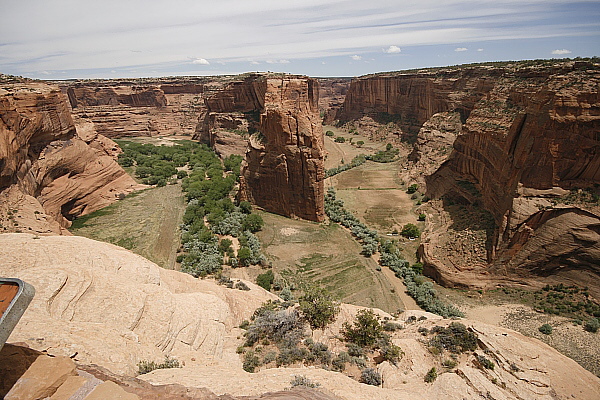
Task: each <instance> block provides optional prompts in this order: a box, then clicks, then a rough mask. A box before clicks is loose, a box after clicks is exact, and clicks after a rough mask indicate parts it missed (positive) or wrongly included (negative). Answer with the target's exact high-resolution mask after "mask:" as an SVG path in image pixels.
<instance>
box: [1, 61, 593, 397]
mask: <svg viewBox="0 0 600 400" xmlns="http://www.w3.org/2000/svg"><path fill="white" fill-rule="evenodd" d="M0 82H1V85H0V222H1V224H2V227H1V228H0V233H2V235H0V259H1V260H2V263H1V265H0V274H1V275H6V276H11V277H18V278H20V279H23V280H25V281H27V282H30V283H31V284H33V285H34V286H35V287H36V289H37V294H36V297H35V299H34V301H33V302H32V304H31V306H30V307H29V309H28V311H27V312H26V314H25V315H24V316H23V318H22V320H21V322H20V323H19V324H18V325H17V328H16V329H15V331H14V332H13V334H12V336H11V340H10V341H11V342H12V343H13V344H12V345H7V346H6V347H5V349H8V350H6V351H8V352H11V353H10V354H12V355H13V356H14V357H17V358H18V359H19V360H20V362H22V363H25V364H27V365H26V366H24V365H22V367H23V368H22V369H23V370H25V369H27V368H30V367H31V368H32V369H35V364H34V360H36V361H35V362H38V361H37V360H38V359H39V360H40V361H39V362H38V363H39V364H43V363H45V362H51V361H52V360H54V361H56V362H60V363H63V364H64V368H65V369H66V370H67V372H66V374H65V379H69V382H71V381H73V379H74V378H67V375H68V376H69V377H74V376H75V375H76V374H78V375H79V376H80V377H81V376H88V375H86V374H91V375H93V376H94V377H95V378H94V379H96V381H95V382H96V383H95V385H98V387H100V386H99V385H101V384H104V383H107V382H113V383H114V384H115V385H116V386H118V387H119V388H120V389H118V388H115V387H112V386H111V384H110V383H108V386H111V388H112V389H111V390H124V392H126V393H125V394H127V395H131V394H135V396H137V397H131V398H132V399H133V398H188V399H210V400H213V399H236V398H245V399H254V398H256V399H258V398H264V399H268V398H282V399H290V400H292V399H294V400H296V399H309V398H316V399H322V400H333V399H364V398H377V399H392V398H393V399H397V398H406V399H420V398H423V399H425V398H445V399H446V398H447V399H462V398H479V397H493V398H499V399H556V398H560V399H563V398H569V397H576V398H582V399H593V398H595V396H597V393H598V392H600V380H599V379H598V377H597V376H594V374H592V373H591V372H589V371H588V370H585V369H584V368H583V367H581V366H580V365H579V364H577V363H576V362H575V361H573V360H572V359H569V358H567V357H566V356H564V355H562V354H560V353H559V352H558V351H556V350H555V349H553V348H552V347H550V346H548V345H546V344H544V343H542V342H540V341H539V340H536V339H534V338H531V337H526V336H523V335H521V334H520V333H518V332H515V331H513V330H511V329H507V328H501V327H499V326H494V325H488V324H486V323H483V322H480V321H475V320H471V319H461V323H463V324H464V325H465V326H466V327H467V329H468V330H469V332H473V333H476V334H477V336H478V347H477V349H476V350H475V351H474V352H472V353H465V354H461V355H458V356H457V359H456V361H457V364H458V366H457V367H456V368H454V367H453V368H445V369H443V368H442V365H445V364H443V363H445V362H446V361H447V360H444V359H443V354H442V355H439V354H438V355H436V354H434V352H432V351H431V348H430V347H428V344H427V341H426V340H425V339H423V338H424V337H425V336H427V334H428V333H429V332H433V331H434V330H435V329H439V326H449V325H450V324H451V323H452V322H453V321H452V320H450V319H445V318H442V317H440V316H437V315H434V314H431V313H427V312H425V311H421V310H403V311H401V312H400V311H399V312H398V313H396V314H394V315H392V314H388V313H386V312H384V311H381V310H377V309H375V311H376V313H377V315H378V316H379V318H380V319H381V320H382V321H397V322H398V323H401V324H402V325H403V329H401V330H398V331H395V332H393V333H389V334H390V338H391V339H390V340H391V341H392V342H393V343H394V344H396V345H398V346H400V348H401V349H402V351H403V353H404V354H403V357H402V358H401V360H400V361H399V362H398V364H397V365H396V364H393V363H390V362H388V361H383V362H377V365H376V370H377V372H378V373H380V375H381V376H382V378H383V383H382V384H381V385H380V387H375V386H371V385H366V384H362V383H359V382H358V380H357V379H358V377H352V376H350V377H349V376H347V375H351V373H348V374H346V375H345V374H342V373H339V372H334V371H329V370H325V369H321V368H314V367H312V366H311V367H306V366H304V365H293V366H292V367H290V368H263V369H261V370H260V371H258V372H257V373H255V374H250V373H248V372H246V371H245V370H244V368H243V362H242V357H241V356H240V354H239V348H240V346H241V347H243V346H242V345H243V343H244V340H245V339H244V332H245V331H244V330H243V329H242V328H240V324H242V323H243V322H244V321H245V320H252V319H253V317H254V312H255V310H256V309H257V308H258V307H260V306H261V305H262V304H264V302H266V301H268V300H278V299H279V297H278V296H277V295H276V294H274V293H272V292H269V291H266V290H264V289H263V288H262V287H260V286H258V285H255V284H254V283H253V282H252V281H251V280H250V279H246V278H239V277H238V278H234V280H236V281H239V282H242V283H244V284H245V285H246V286H247V287H248V289H249V290H247V291H245V290H238V289H234V288H230V287H227V286H225V285H223V284H219V281H218V279H213V278H207V279H196V278H194V277H192V276H191V275H188V274H184V273H181V272H178V271H174V270H167V269H163V268H160V267H158V266H157V265H156V264H154V263H152V262H150V261H148V260H146V259H144V258H142V257H141V256H138V255H136V254H133V253H132V252H131V251H128V250H126V249H123V248H121V247H118V246H115V245H111V244H107V243H102V242H97V241H94V240H90V239H86V238H83V237H77V236H71V235H70V233H69V231H68V228H69V226H70V225H71V221H73V220H74V219H76V218H78V217H81V216H85V215H88V214H90V213H92V212H94V211H96V210H99V209H101V208H103V207H105V206H107V205H109V204H112V203H115V202H118V201H119V200H122V199H123V198H124V197H125V196H127V195H128V194H130V193H133V192H135V191H137V190H141V189H145V188H148V186H147V185H141V184H139V183H136V181H135V180H134V179H133V178H132V177H130V175H128V174H127V173H126V172H125V170H124V169H123V168H122V167H121V166H119V164H118V163H117V160H118V155H119V154H120V153H121V149H120V148H119V146H118V144H117V143H116V142H114V141H113V140H112V139H120V138H126V137H138V138H139V137H149V138H161V139H162V138H172V137H174V138H175V139H192V140H196V141H199V142H202V143H205V144H207V145H209V146H210V147H212V148H213V149H214V150H215V152H216V153H217V154H219V155H220V156H221V157H223V158H224V157H227V156H230V155H232V154H235V155H240V156H243V157H244V160H243V162H242V169H241V175H240V184H239V188H238V191H237V198H238V200H247V201H249V202H251V203H252V204H254V205H255V206H257V207H259V208H260V209H262V210H264V211H265V212H269V213H274V214H280V215H283V216H287V217H291V218H295V219H304V220H308V221H313V222H317V223H321V224H314V225H319V226H325V225H327V224H328V222H327V219H326V216H325V209H324V203H323V197H324V186H325V184H326V178H325V168H324V159H325V157H326V156H327V151H326V150H325V144H324V140H329V139H327V138H324V137H323V127H322V126H323V125H324V124H328V125H329V124H331V125H333V124H336V125H337V126H336V128H335V129H339V130H340V131H343V130H347V131H348V132H345V133H348V134H350V135H352V133H350V132H351V131H356V130H359V131H361V132H362V133H363V134H364V135H367V136H369V137H370V139H372V141H373V143H382V147H384V144H385V143H390V144H393V145H394V146H396V147H398V148H401V150H402V151H401V155H402V157H401V158H400V160H398V161H396V163H397V164H392V165H394V168H396V166H397V168H398V170H397V171H394V177H393V178H395V177H396V176H397V178H398V181H401V184H399V185H400V186H401V187H402V188H403V189H406V188H408V187H409V186H410V185H412V184H416V185H417V187H418V192H417V194H416V196H417V197H415V200H417V199H418V202H417V204H416V206H415V209H414V210H411V211H410V212H411V213H414V212H416V213H417V215H419V214H423V215H424V216H425V217H426V218H425V221H424V222H423V221H421V220H420V221H421V222H419V223H420V224H421V225H419V226H421V227H422V228H423V232H422V237H421V238H420V241H418V242H415V243H419V246H418V256H419V259H420V261H422V262H423V269H424V273H425V274H426V275H428V276H429V277H432V278H434V279H435V280H436V281H437V282H438V283H440V284H442V285H444V286H448V287H459V288H474V289H493V288H496V287H498V286H503V287H509V286H519V287H526V288H529V289H531V288H534V289H537V288H541V287H542V286H543V285H546V284H557V283H564V284H567V285H568V284H576V285H579V286H582V287H583V286H586V287H587V288H588V289H587V291H588V292H589V295H590V296H591V298H599V297H600V287H599V286H598V284H597V279H598V277H599V275H600V270H599V269H598V265H600V230H599V227H600V203H599V202H598V200H597V197H598V194H600V191H599V189H598V188H599V186H600V156H599V152H600V94H599V92H598V90H599V87H600V66H599V65H598V64H596V63H594V62H591V61H561V62H557V61H552V62H550V61H548V62H543V61H542V62H521V63H496V64H494V63H490V64H486V65H474V66H463V67H456V68H450V67H449V68H436V69H426V70H418V71H404V72H395V73H383V74H375V75H368V76H363V77H359V78H354V79H352V80H351V81H350V79H346V78H320V79H316V78H310V77H306V76H299V75H283V74H272V73H268V74H254V73H248V74H243V75H239V76H223V77H181V78H152V79H150V78H149V79H129V80H126V79H123V80H87V81H57V82H39V81H31V80H27V79H18V78H10V77H6V76H2V79H1V80H0ZM332 129H334V128H332ZM337 134H339V133H338V131H337V130H336V135H337ZM332 142H333V141H332ZM352 146H356V145H355V144H352ZM342 163H343V162H342ZM372 176H375V175H372ZM389 181H390V182H395V181H394V179H390V180H389ZM327 182H329V183H328V185H332V184H331V180H330V181H327ZM363 189H364V188H363ZM376 189H378V188H376ZM359 190H361V188H360V186H359V188H358V189H357V190H356V191H357V192H358V191H359ZM407 199H408V197H407ZM415 202H416V201H415ZM411 204H412V203H411ZM278 218H279V217H278ZM415 222H416V217H415ZM329 227H330V228H331V229H334V228H335V227H331V226H330V225H329ZM273 231H274V232H279V230H278V229H274V230H273ZM281 232H284V230H283V229H282V230H281ZM286 232H288V231H286ZM290 234H291V233H290ZM381 234H383V232H381ZM394 239H396V238H394ZM405 242H406V243H408V244H406V243H402V244H401V245H403V246H404V245H406V246H409V245H410V242H409V241H408V239H407V240H406V241H405ZM415 248H416V245H415ZM361 257H362V256H361ZM306 266H308V264H306ZM257 268H260V267H257ZM307 268H308V267H307ZM236 269H237V270H238V272H237V273H238V274H239V275H240V276H243V275H244V274H247V272H244V271H239V270H243V269H242V268H236ZM380 270H381V268H380V269H379V271H380ZM386 272H387V271H386ZM392 275H393V274H392ZM421 278H423V277H421ZM399 287H403V286H399ZM98 305H101V307H99V306H98ZM340 307H341V312H340V314H339V315H338V317H337V319H336V320H335V322H334V323H332V324H331V325H329V326H327V327H326V328H325V329H323V330H313V331H310V332H309V337H310V338H311V339H313V340H314V341H318V342H322V343H324V344H326V345H327V346H329V348H330V349H332V350H333V351H340V350H343V349H345V347H343V343H342V342H341V341H340V340H339V339H338V338H339V337H340V336H341V332H342V330H343V327H344V323H349V322H351V321H353V319H354V318H355V316H356V315H357V312H358V310H360V309H361V307H358V306H355V305H350V304H342V305H341V306H340ZM415 308H418V306H415ZM590 335H592V334H591V333H590ZM265 346H266V345H265ZM6 351H4V350H3V352H4V354H0V365H12V364H13V363H14V361H3V360H5V358H3V357H5V355H6ZM166 355H168V356H170V357H175V358H176V359H177V360H178V361H179V362H180V368H167V369H157V370H155V371H152V372H150V373H148V374H144V375H137V371H136V366H137V364H138V363H139V362H140V361H143V360H154V361H158V360H161V359H162V358H164V356H166ZM481 357H483V359H485V357H489V358H490V359H491V360H492V362H493V365H495V368H491V369H489V368H486V367H484V366H482V363H481V361H480V360H481V359H482V358H481ZM48 359H50V360H48ZM25 360H26V362H25ZM3 363H4V364H3ZM32 366H33V367H32ZM434 367H437V368H438V372H439V376H438V378H437V380H435V381H434V382H425V381H424V379H423V377H424V376H425V375H426V374H427V373H428V371H429V370H431V369H432V368H434ZM46 369H48V368H46ZM76 370H77V371H78V372H77V371H76ZM21 372H23V371H21ZM31 374H33V372H32V373H31ZM136 375H137V376H136ZM296 375H301V376H305V377H307V378H310V379H311V380H313V381H315V382H318V383H320V384H321V387H320V388H319V389H318V390H315V389H308V388H304V389H298V388H296V389H294V390H287V389H289V386H290V381H291V380H292V379H293V378H294V376H296ZM24 376H25V375H24ZM25 377H27V376H25ZM11 379H12V378H11ZM88 379H91V378H89V377H88ZM98 379H100V381H98ZM80 380H81V379H80ZM17 381H18V377H15V378H14V380H13V381H12V382H11V384H10V385H8V384H7V383H5V382H4V381H2V380H0V383H1V385H0V389H2V390H3V391H4V392H6V393H8V390H9V389H10V386H12V385H14V386H13V387H14V388H16V389H14V390H15V391H17V390H21V389H19V384H15V382H17ZM101 381H104V383H102V382H101ZM88 382H89V380H88ZM22 386H23V385H22ZM104 387H107V385H105V386H104ZM53 390H55V391H56V390H57V389H56V388H54V389H53ZM64 390H67V389H66V387H65V388H64ZM98 390H100V389H98ZM107 390H108V389H107ZM4 392H3V395H4ZM268 392H270V393H268ZM57 393H58V392H57ZM115 393H116V392H115ZM119 393H121V392H119ZM125 394H123V395H125ZM152 396H156V397H152ZM161 396H162V397H161ZM169 396H170V397H169ZM248 396H250V397H248ZM14 398H18V395H17V396H16V397H14ZM67 398H68V397H67ZM90 398H91V397H90ZM128 398H129V397H128Z"/></svg>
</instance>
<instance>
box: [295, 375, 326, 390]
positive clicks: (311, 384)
mask: <svg viewBox="0 0 600 400" xmlns="http://www.w3.org/2000/svg"><path fill="white" fill-rule="evenodd" d="M290 385H291V387H293V388H294V387H297V386H300V387H307V388H318V387H319V386H321V384H320V383H319V382H315V381H312V380H310V379H308V378H307V377H306V376H304V375H294V379H292V381H291V382H290Z"/></svg>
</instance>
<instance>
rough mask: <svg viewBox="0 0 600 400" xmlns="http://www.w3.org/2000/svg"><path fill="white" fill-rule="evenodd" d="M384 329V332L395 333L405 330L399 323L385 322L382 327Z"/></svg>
mask: <svg viewBox="0 0 600 400" xmlns="http://www.w3.org/2000/svg"><path fill="white" fill-rule="evenodd" d="M382 328H383V330H384V331H388V332H394V331H397V330H398V329H403V328H404V327H403V326H402V324H399V323H397V322H392V321H385V322H384V323H383V325H382Z"/></svg>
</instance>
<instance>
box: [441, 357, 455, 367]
mask: <svg viewBox="0 0 600 400" xmlns="http://www.w3.org/2000/svg"><path fill="white" fill-rule="evenodd" d="M456 364H457V363H456V360H450V359H448V360H444V362H443V363H442V365H443V366H444V367H446V368H449V369H452V368H454V367H456Z"/></svg>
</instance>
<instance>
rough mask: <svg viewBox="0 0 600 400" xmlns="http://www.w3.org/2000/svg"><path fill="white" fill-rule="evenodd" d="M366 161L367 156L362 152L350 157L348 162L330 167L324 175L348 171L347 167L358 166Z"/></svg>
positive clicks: (328, 175) (327, 176)
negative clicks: (350, 159)
mask: <svg viewBox="0 0 600 400" xmlns="http://www.w3.org/2000/svg"><path fill="white" fill-rule="evenodd" d="M365 161H367V158H366V156H365V155H364V154H359V155H357V156H356V157H354V158H353V159H352V161H351V162H350V163H349V164H342V165H340V166H338V167H334V168H330V169H328V170H327V171H325V177H326V178H329V177H330V176H334V175H337V174H339V173H340V172H344V171H348V170H349V169H352V168H355V167H358V166H359V165H363V164H364V163H365Z"/></svg>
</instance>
